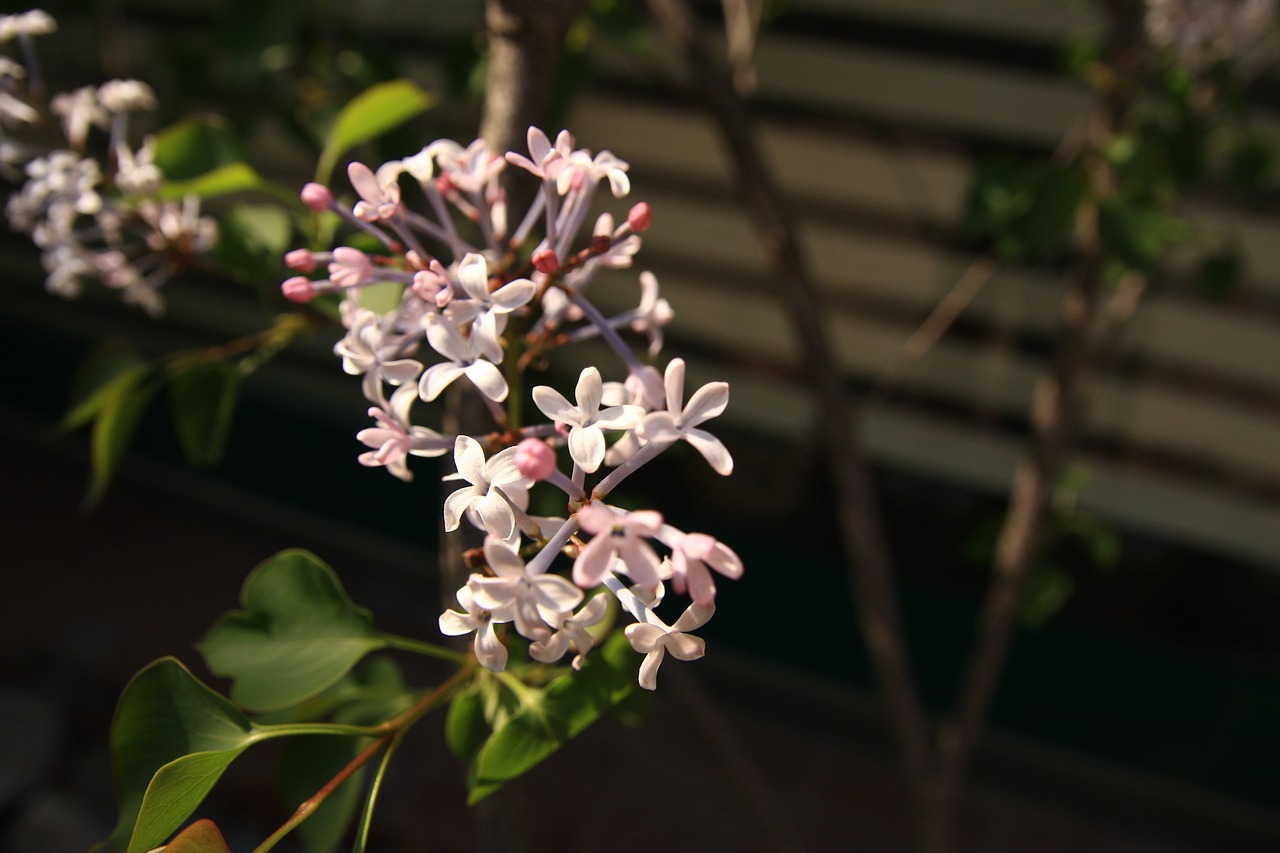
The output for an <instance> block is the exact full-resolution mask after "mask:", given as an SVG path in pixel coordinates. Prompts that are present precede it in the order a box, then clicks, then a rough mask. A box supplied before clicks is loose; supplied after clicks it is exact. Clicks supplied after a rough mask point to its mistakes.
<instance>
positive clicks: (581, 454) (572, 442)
mask: <svg viewBox="0 0 1280 853" xmlns="http://www.w3.org/2000/svg"><path fill="white" fill-rule="evenodd" d="M569 455H570V456H572V457H573V461H574V462H577V463H578V464H579V465H580V466H582V470H583V471H586V472H587V473H588V474H591V473H593V472H594V471H595V470H596V469H597V468H599V467H600V463H601V462H603V461H604V433H602V432H601V431H600V430H599V429H598V428H597V427H593V426H585V427H574V428H573V429H571V430H569Z"/></svg>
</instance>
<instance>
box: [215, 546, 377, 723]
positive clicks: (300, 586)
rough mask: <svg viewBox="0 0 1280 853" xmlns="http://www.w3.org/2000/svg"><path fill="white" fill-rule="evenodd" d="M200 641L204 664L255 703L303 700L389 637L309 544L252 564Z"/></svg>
mask: <svg viewBox="0 0 1280 853" xmlns="http://www.w3.org/2000/svg"><path fill="white" fill-rule="evenodd" d="M240 601H241V604H243V605H244V608H245V609H244V610H238V611H234V612H231V613H228V614H226V615H225V616H223V617H222V619H221V620H220V621H219V622H218V623H217V624H216V625H214V626H213V628H212V629H210V631H209V633H208V634H207V635H206V636H205V638H204V639H203V640H201V641H200V643H199V646H198V648H199V649H200V652H201V653H202V654H203V655H204V657H205V660H206V662H207V663H208V664H209V669H210V670H211V671H213V672H214V673H215V674H217V675H220V676H224V677H227V678H231V679H232V680H233V684H232V688H231V697H232V698H233V699H234V700H235V701H236V702H238V703H239V704H240V705H242V706H243V707H245V708H247V709H249V710H252V711H270V710H274V709H278V708H285V707H288V706H290V705H295V704H297V703H299V702H302V701H304V700H306V699H308V698H310V697H312V696H315V695H316V694H318V693H320V692H321V691H322V690H324V689H326V688H328V687H331V686H332V685H334V684H336V683H337V682H338V681H339V680H340V679H341V678H342V677H343V676H344V675H346V674H347V672H349V671H350V670H351V668H352V667H353V666H354V665H355V664H356V662H357V661H359V660H360V658H362V657H364V656H365V655H366V654H368V653H369V652H371V651H373V650H375V649H379V648H382V647H383V646H385V645H386V642H385V640H383V638H382V635H381V634H380V633H379V632H378V631H377V629H375V628H374V627H373V619H372V617H371V616H370V615H369V612H368V611H367V610H365V609H363V608H361V607H357V606H356V605H355V604H353V603H352V601H351V599H349V598H347V595H346V593H345V592H344V591H343V589H342V586H341V584H340V583H339V582H338V578H337V576H336V575H335V574H334V573H333V570H332V569H330V568H329V567H328V566H327V565H325V564H324V563H322V562H320V560H318V559H317V558H316V557H315V556H314V555H312V554H309V553H307V552H306V551H299V550H290V551H283V552H281V553H280V554H277V555H276V556H275V557H272V558H271V559H269V560H267V561H266V562H264V563H263V564H262V565H260V566H258V567H257V568H256V569H254V571H253V573H252V574H250V575H249V578H248V580H247V581H245V585H244V590H243V591H242V593H241V596H240Z"/></svg>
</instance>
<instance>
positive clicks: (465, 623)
mask: <svg viewBox="0 0 1280 853" xmlns="http://www.w3.org/2000/svg"><path fill="white" fill-rule="evenodd" d="M475 629H476V626H475V625H474V624H472V622H471V620H470V619H469V618H468V617H467V616H465V615H463V614H461V613H459V612H458V611H456V610H446V611H445V612H443V613H441V614H440V633H441V634H444V635H445V636H448V637H460V636H462V635H463V634H470V633H471V632H472V631H474V630H475Z"/></svg>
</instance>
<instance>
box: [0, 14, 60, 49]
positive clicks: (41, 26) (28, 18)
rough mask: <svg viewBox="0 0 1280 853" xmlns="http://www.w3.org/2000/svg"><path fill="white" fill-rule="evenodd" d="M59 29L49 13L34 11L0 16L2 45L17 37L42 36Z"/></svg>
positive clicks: (0, 40)
mask: <svg viewBox="0 0 1280 853" xmlns="http://www.w3.org/2000/svg"><path fill="white" fill-rule="evenodd" d="M57 28H58V25H57V23H56V22H55V21H54V20H53V18H51V17H50V16H49V14H48V13H47V12H44V11H42V10H40V9H32V10H30V11H29V12H21V13H19V14H16V15H0V44H3V43H4V42H7V41H12V40H13V39H14V38H15V37H17V36H24V35H25V36H42V35H47V34H48V33H51V32H53V31H54V30H56V29H57Z"/></svg>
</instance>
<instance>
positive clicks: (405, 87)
mask: <svg viewBox="0 0 1280 853" xmlns="http://www.w3.org/2000/svg"><path fill="white" fill-rule="evenodd" d="M433 103H434V98H433V97H432V96H431V95H430V94H428V93H427V92H424V91H423V90H422V89H421V88H419V87H418V84H417V83H414V82H413V81H412V80H403V79H402V80H390V81H388V82H386V83H379V84H377V85H375V86H371V87H369V88H368V89H366V90H365V91H364V92H362V93H361V94H359V95H357V96H356V97H355V98H354V99H352V101H351V103H349V104H347V105H346V106H345V107H343V108H342V110H341V112H339V113H338V116H337V118H335V119H334V122H333V126H332V127H331V128H330V129H329V135H328V138H327V139H326V140H325V143H324V149H323V150H322V151H321V152H320V160H319V162H318V163H317V165H316V181H318V182H319V183H322V184H327V183H328V182H329V179H330V178H331V177H332V176H333V168H334V166H336V165H337V163H338V158H339V157H341V156H342V155H343V154H345V153H346V152H348V151H350V150H351V149H352V148H354V147H356V146H357V145H360V144H361V143H363V142H368V141H369V140H371V139H374V138H376V137H378V136H381V135H382V134H384V133H386V132H387V131H389V130H391V129H392V128H395V127H398V126H399V125H401V124H403V123H405V122H406V121H408V120H409V119H411V118H413V117H414V116H416V115H419V114H421V113H422V112H424V111H426V110H427V109H429V108H430V107H431V106H432V104H433Z"/></svg>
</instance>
